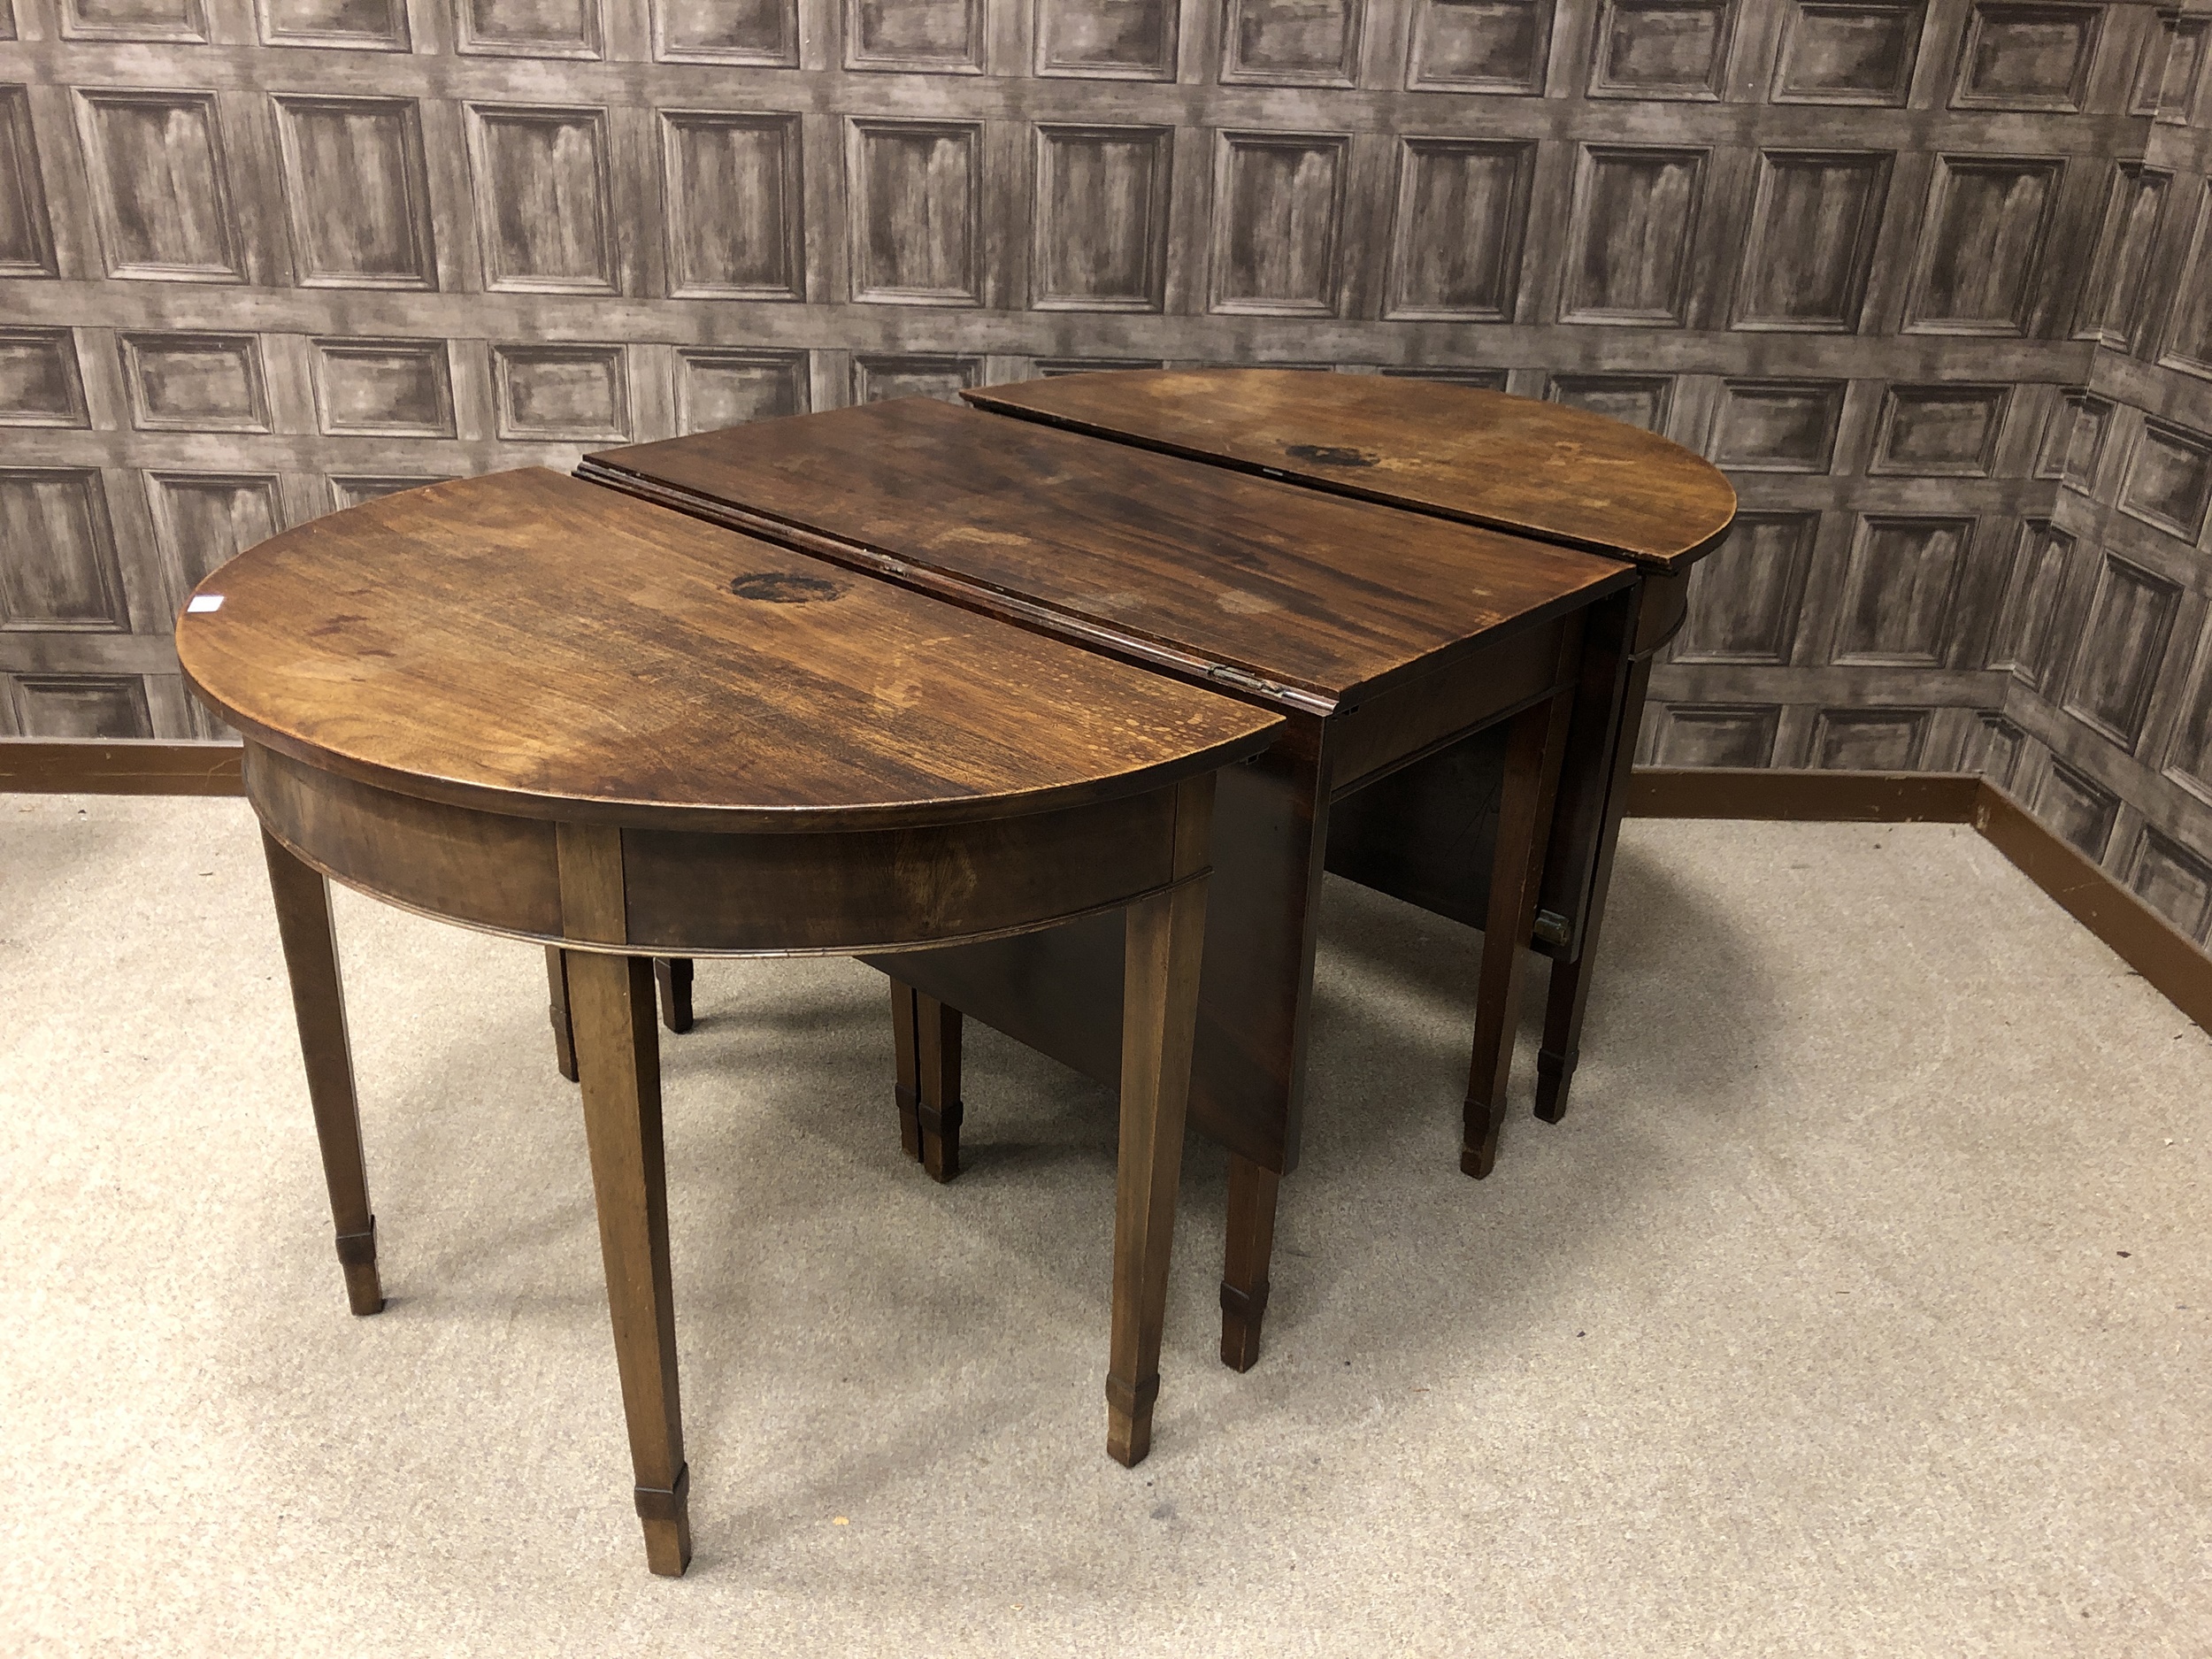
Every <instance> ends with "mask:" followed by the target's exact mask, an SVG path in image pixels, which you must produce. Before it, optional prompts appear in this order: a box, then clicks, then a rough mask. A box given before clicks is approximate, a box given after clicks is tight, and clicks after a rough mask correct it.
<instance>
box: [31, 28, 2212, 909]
mask: <svg viewBox="0 0 2212 1659" xmlns="http://www.w3.org/2000/svg"><path fill="white" fill-rule="evenodd" d="M11 4H12V12H11V11H10V10H8V8H9V6H10V5H11ZM2202 29H2203V26H2202V23H2201V22H2200V20H2199V19H2195V18H2193V17H2182V16H2178V15H2177V14H2175V13H2173V12H2170V11H2161V10H2160V9H2158V8H2156V7H2154V6H2151V5H2146V4H2013V3H2010V0H1559V4H1551V3H1550V0H1182V3H1181V4H1177V0H0V732H10V733H20V734H26V735H41V736H81V737H87V738H92V737H110V736H130V735H139V736H146V735H152V736H162V737H178V736H191V735H200V736H216V735H219V733H217V732H216V730H215V729H214V728H213V727H212V726H210V725H209V724H207V722H206V721H205V719H204V717H202V716H201V715H199V714H198V713H197V712H196V711H195V710H193V709H192V708H191V707H190V706H189V705H188V701H187V699H186V698H185V697H184V696H183V695H182V694H181V692H180V687H179V684H178V681H177V679H176V675H175V667H174V662H173V658H172V657H171V655H170V649H169V643H168V638H167V634H168V627H169V620H170V617H171V615H172V612H173V608H174V606H175V604H176V603H177V602H178V598H179V595H180V594H181V593H182V591H183V590H184V589H185V588H187V587H188V586H189V585H190V584H191V583H193V582H194V581H195V580H197V579H198V577H199V576H200V575H201V574H202V573H203V572H205V571H206V570H208V569H209V568H211V566H212V565H215V564H216V563H219V561H220V560H221V559H222V558H224V557H227V556H228V555H229V554H230V553H231V552H233V551H234V550H235V549H238V548H239V547H241V546H243V545H246V544H249V543H250V542H251V541H254V540H256V539H257V538H259V537H261V536H263V535H265V534H269V533H270V532H271V531H272V530H273V529H275V528H277V527H279V526H283V525H286V524H289V523H293V522H296V521H298V520H300V519H302V518H307V517H311V516H312V515H314V514H316V513H319V512H322V511H327V510H329V509H330V508H332V507H334V506H337V505H342V504H344V503H350V502H354V501H357V500H361V499H363V498H365V497H366V496H369V495H374V494H376V493H378V492H380V491H384V490H388V489H393V488H403V487H404V486H405V485H407V484H409V483H411V482H415V481H419V480H426V479H431V478H439V477H447V476H452V475H455V474H457V473H462V472H475V471H485V470H489V469H493V468H496V467H501V466H509V465H517V464H521V463H529V462H536V463H542V464H546V465H554V466H561V467H565V466H567V465H571V464H572V462H573V460H574V458H575V457H576V456H577V454H578V453H579V452H580V450H581V449H585V448H588V447H592V446H595V445H600V444H604V443H608V442H618V441H620V440H624V439H641V438H650V437H656V436H661V435H664V434H669V433H673V432H680V431H687V430H694V429H697V428H700V427H704V426H720V425H726V424H728V423H730V422H733V421H739V420H744V419H755V418H758V417H762V416H767V415H773V414H779V413H784V412H789V411H800V410H805V409H810V408H826V407H832V406H834V405H837V404H840V403H847V402H850V401H854V400H858V399H865V398H874V397H884V396H900V395H903V394H907V393H912V392H931V393H938V394H945V393H948V392H949V391H950V390H951V389H952V388H957V387H958V386H960V385H963V384H970V383H976V382H980V381H983V380H1002V379H1012V378H1016V377H1018V376H1022V375H1027V374H1034V373H1053V372H1056V371H1058V370H1062V369H1066V368H1072V367H1081V366H1093V365H1111V364H1138V363H1151V364H1157V363H1163V362H1170V363H1289V364H1303V365H1328V366H1334V367H1337V368H1340V369H1344V370H1347V371H1350V372H1355V373H1416V374H1431V375H1439V376H1449V377H1455V378H1460V379H1464V380H1469V381H1471V382H1474V383H1479V384H1485V385H1493V386H1503V387H1506V388H1509V389H1511V390H1513V391H1516V392H1520V393H1525V394H1527V395H1530V396H1541V397H1552V398H1557V399H1561V400H1563V401H1567V402H1571V403H1580V404H1585V405H1587V406H1589V407H1593V408H1596V409H1600V410H1602V411H1606V412H1608V413H1611V414H1615V415H1617V416H1619V417H1621V418H1623V419H1629V420H1633V421H1636V422H1638V423H1640V424H1642V425H1645V426H1651V427H1654V428H1656V429H1659V430H1662V431H1664V432H1666V433H1667V434H1670V435H1671V436H1673V437H1675V438H1677V439H1678V440H1679V441H1681V442H1685V443H1687V444H1690V445H1692V446H1694V447H1695V448H1698V449H1702V450H1704V451H1705V452H1707V453H1709V454H1710V455H1712V456H1713V457H1715V458H1716V459H1717V460H1718V461H1719V462H1720V463H1721V464H1722V465H1725V466H1726V467H1728V468H1729V470H1730V472H1731V473H1732V476H1733V477H1734V478H1735V480H1736V481H1737V484H1738V487H1739V488H1740V491H1741V493H1742V495H1743V500H1744V506H1745V517H1744V521H1743V525H1742V528H1741V529H1740V532H1739V534H1737V535H1736V536H1735V538H1734V539H1733V541H1732V543H1731V544H1730V546H1729V547H1728V548H1727V549H1724V551H1723V552H1722V553H1720V554H1719V555H1717V557H1715V558H1714V559H1712V560H1710V561H1709V563H1708V564H1707V565H1705V566H1704V567H1703V569H1702V570H1701V573H1700V575H1699V577H1698V581H1697V594H1696V599H1695V603H1694V610H1693V614H1692V618H1691V620H1690V623H1689V625H1688V626H1687V627H1686V630H1685V631H1684V633H1683V634H1682V635H1681V637H1680V638H1679V639H1678V641H1676V643H1675V644H1674V645H1673V646H1672V647H1671V649H1670V651H1669V653H1668V657H1667V660H1666V661H1665V662H1664V663H1663V664H1662V665H1661V666H1660V668H1659V670H1658V672H1657V673H1656V674H1655V679H1654V692H1655V707H1654V708H1653V709H1652V710H1651V711H1650V714H1649V717H1648V718H1647V722H1646V728H1645V733H1644V739H1643V742H1644V753H1645V757H1646V758H1647V759H1650V760H1654V761H1656V762H1659V763H1662V764H1674V765H1681V764H1725V765H1779V766H1802V765H1815V766H1828V767H1847V768H1849V767H1865V768H1878V769H1887V770H1896V769H1914V768H1917V769H1924V770H1941V769H1947V768H1957V767H1966V768H1973V767H1976V766H1978V765H1981V764H1985V762H1988V763H1989V764H2009V765H2010V766H2011V767H2012V770H2010V771H2008V772H2007V773H2006V775H2007V776H2008V777H2015V776H2016V778H2017V779H2019V780H2024V787H2026V788H2027V791H2028V794H2029V795H2030V798H2031V799H2032V801H2035V802H2037V803H2042V804H2039V807H2038V810H2041V811H2043V812H2044V813H2045V814H2046V816H2047V817H2050V818H2052V819H2053V821H2058V820H2059V819H2061V818H2064V819H2065V821H2066V822H2068V823H2072V822H2073V821H2074V820H2073V818H2070V817H2068V816H2067V815H2068V814H2077V813H2078V814H2087V815H2091V816H2093V814H2094V813H2102V814H2103V816H2104V818H2105V819H2106V820H2108V822H2107V824H2106V829H2105V831H2104V834H2105V841H2104V843H2103V847H2104V851H2106V852H2108V853H2109V855H2110V856H2112V857H2114V858H2124V859H2127V860H2130V861H2132V862H2131V863H2130V864H2128V866H2127V867H2128V869H2130V870H2131V871H2132V870H2136V869H2138V868H2139V869H2140V870H2141V872H2143V873H2142V874H2141V877H2140V880H2139V883H2138V885H2139V888H2140V889H2141V890H2144V891H2147V892H2148V891H2152V890H2156V891H2158V892H2162V893H2163V892H2166V891H2168V890H2169V889H2170V888H2172V889H2174V890H2177V891H2178V890H2179V889H2180V887H2183V886H2185V885H2186V882H2188V881H2194V882H2196V883H2197V886H2196V887H2194V888H2193V889H2190V890H2191V891H2194V892H2196V893H2198V894H2199V895H2200V899H2199V900H2198V901H2197V902H2198V911H2197V912H2190V911H2189V910H2188V904H2187V902H2183V901H2176V905H2175V908H2174V909H2173V910H2172V911H2171V912H2170V913H2177V914H2198V915H2199V930H2200V932H2201V927H2202V918H2201V915H2200V912H2201V910H2202V908H2203V902H2202V896H2201V895H2203V894H2204V893H2205V892H2206V891H2207V888H2206V886H2205V883H2204V879H2203V873H2204V870H2205V868H2206V863H2205V857H2204V855H2205V853H2206V851H2207V849H2208V847H2212V841H2208V837H2207V834H2206V824H2207V821H2208V820H2207V819H2206V818H2205V816H2204V814H2205V812H2206V811H2207V810H2208V809H2207V807H2206V803H2207V801H2212V785H2207V784H2204V783H2202V782H2201V781H2200V780H2201V779H2202V778H2203V777H2205V776H2212V758H2207V757H2206V753H2205V746H2206V744H2207V743H2208V741H2212V726H2208V721H2212V715H2208V713H2207V712H2206V710H2207V693H2206V691H2205V689H2204V687H2205V684H2206V680H2207V675H2206V672H2205V669H2204V667H2203V665H2202V659H2203V657H2204V655H2205V652H2204V650H2203V649H2200V646H2199V644H2198V639H2199V636H2200V634H2203V632H2204V614H2205V603H2204V594H2205V577H2204V567H2203V565H2202V562H2201V560H2200V559H2199V558H2198V557H2197V556H2196V555H2195V554H2194V552H2193V547H2194V542H2195V540H2196V538H2197V532H2198V529H2199V527H2200V524H2201V520H2202V518H2203V516H2204V514H2203V509H2204V501H2203V495H2204V491H2205V489H2206V488H2212V461H2208V459H2207V457H2208V455H2212V438H2207V437H2204V436H2202V435H2200V434H2206V433H2212V419H2208V417H2212V386H2208V385H2207V383H2206V381H2205V379H2204V376H2205V375H2206V374H2207V373H2212V370H2207V369H2206V368H2204V366H2203V365H2201V364H2200V363H2199V361H2198V358H2199V357H2212V344H2208V343H2207V342H2205V341H2204V340H2202V339H2200V338H2199V336H2200V335H2202V334H2206V333H2207V332H2208V323H2207V321H2206V319H2207V316H2208V311H2207V309H2206V307H2207V302H2206V301H2205V300H2204V299H2203V297H2202V296H2203V295H2204V293H2205V291H2206V285H2205V282H2204V281H2203V280H2200V277H2199V276H2198V274H2197V267H2198V265H2200V263H2201V261H2200V260H2199V258H2198V257H2197V254H2196V253H2195V252H2194V251H2193V250H2195V249H2197V248H2198V247H2199V245H2200V243H2201V242H2203V241H2204V239H2205V237H2206V235H2207V234H2212V232H2207V231H2206V230H2205V229H2204V228H2203V227H2202V226H2201V224H2200V221H2201V220H2202V219H2203V218H2204V213H2203V211H2202V201H2203V197H2204V184H2203V173H2204V165H2203V161H2202V158H2201V153H2200V144H2199V139H2200V134H2201V130H2202V129H2201V128H2200V127H2198V126H2196V125H2193V124H2192V121H2191V112H2192V111H2193V109H2194V107H2195V99H2196V96H2197V94H2196V81H2197V74H2196V67H2197V60H2198V57H2199V56H2200V50H2199V49H2200V47H2201V45H2202V43H2203V33H2202ZM2154 117H2155V119H2154ZM2185 266H2186V267H2187V269H2186V271H2184V270H2183V267H2185ZM2190 296H2194V297H2190ZM2176 319H2179V320H2176ZM2177 330H2178V332H2177ZM2192 354H2196V355H2195V356H2193V355H2192ZM2062 476H2063V477H2064V479H2065V482H2066V488H2063V489H2062V488H2061V485H2060V480H2061V478H2062ZM2150 657H2156V658H2157V662H2158V666H2157V667H2156V669H2155V670H2151V669H2147V668H2145V667H2144V666H2143V664H2144V663H2145V661H2146V660H2147V659H2148V658H2150ZM2191 687H2194V689H2193V690H2192V689H2191ZM2191 744H2194V745H2195V747H2194V748H2193V749H2192V748H2190V747H2189V746H2190V745H2191ZM2099 745H2102V746H2103V747H2102V748H2099V747H2098V746H2099ZM2107 750H2109V751H2110V753H2107V752H2106V751H2107ZM2184 751H2186V752H2184ZM2015 756H2016V757H2017V758H2016V759H2009V758H2008V757H2015ZM2053 780H2057V781H2053ZM2069 791H2075V792H2076V793H2077V794H2080V798H2081V799H2082V801H2084V802H2086V803H2094V802H2102V803H2104V804H2102V805H2094V804H2091V805H2084V806H2082V807H2080V808H2077V807H2076V806H2074V805H2073V804H2070V803H2072V801H2073V800H2074V798H2075V797H2074V795H2070V794H2069V793H2068V792H2069ZM2083 791H2098V792H2101V794H2095V795H2091V794H2086V793H2081V792H2083ZM2084 822H2085V823H2086V822H2087V818H2084ZM2150 824H2155V825H2157V826H2160V827H2159V829H2158V831H2157V834H2158V835H2159V836H2160V837H2162V839H2160V840H2158V841H2156V842H2155V845H2154V843H2153V842H2152V841H2150V840H2148V839H2147V838H2146V835H2145V833H2143V832H2144V831H2145V830H2146V828H2147V826H2148V825H2150ZM2070 833H2071V832H2070ZM2131 838H2132V839H2131ZM2093 839H2094V838H2093V836H2090V835H2089V832H2088V830H2086V829H2085V830H2084V832H2083V837H2082V838H2081V839H2079V840H2078V844H2084V845H2086V844H2088V841H2090V840H2093ZM2139 846H2140V847H2153V846H2154V850H2152V851H2148V852H2142V851H2139V850H2137V849H2138V847H2139ZM2100 856H2103V855H2102V853H2101V855H2100ZM2162 861H2163V862H2162ZM2190 861H2194V862H2190ZM2169 869H2171V870H2174V871H2184V872H2194V873H2193V874H2188V875H2186V876H2182V875H2169V874H2166V873H2162V872H2167V871H2168V870H2169ZM2131 879H2132V878H2131ZM2146 884H2147V885H2146Z"/></svg>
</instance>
